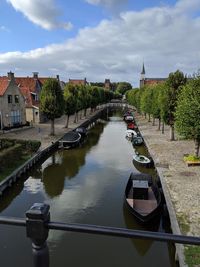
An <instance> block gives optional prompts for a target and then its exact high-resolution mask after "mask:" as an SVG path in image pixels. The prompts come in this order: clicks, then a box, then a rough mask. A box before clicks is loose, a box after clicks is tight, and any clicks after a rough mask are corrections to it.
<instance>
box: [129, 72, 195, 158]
mask: <svg viewBox="0 0 200 267" xmlns="http://www.w3.org/2000/svg"><path fill="white" fill-rule="evenodd" d="M126 98H127V100H128V102H129V103H130V104H131V105H133V106H135V107H136V108H137V110H138V111H139V112H140V113H143V114H145V116H146V115H148V118H149V121H150V118H151V117H152V119H153V124H154V122H155V119H158V121H159V125H158V129H159V130H160V128H161V122H162V132H163V133H164V125H165V124H168V125H170V140H175V136H174V129H175V128H176V130H177V132H178V133H179V134H180V135H182V136H184V137H185V138H190V139H191V138H193V139H194V141H195V155H196V156H198V155H199V146H200V74H199V73H197V74H194V76H193V78H190V79H187V77H186V75H184V74H183V73H182V72H181V71H179V70H177V71H176V72H173V73H170V74H169V76H168V78H167V79H166V81H165V82H164V83H159V84H153V85H148V86H144V87H143V88H141V89H133V90H130V91H128V92H127V94H126Z"/></svg>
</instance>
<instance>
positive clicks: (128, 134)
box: [126, 129, 137, 138]
mask: <svg viewBox="0 0 200 267" xmlns="http://www.w3.org/2000/svg"><path fill="white" fill-rule="evenodd" d="M134 136H137V133H136V131H134V130H130V129H129V130H126V137H128V138H132V137H134Z"/></svg>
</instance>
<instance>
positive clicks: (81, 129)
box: [75, 127, 87, 138]
mask: <svg viewBox="0 0 200 267" xmlns="http://www.w3.org/2000/svg"><path fill="white" fill-rule="evenodd" d="M75 131H76V132H77V133H79V134H80V135H81V138H84V137H85V136H86V135H87V129H86V128H85V127H78V128H76V130H75Z"/></svg>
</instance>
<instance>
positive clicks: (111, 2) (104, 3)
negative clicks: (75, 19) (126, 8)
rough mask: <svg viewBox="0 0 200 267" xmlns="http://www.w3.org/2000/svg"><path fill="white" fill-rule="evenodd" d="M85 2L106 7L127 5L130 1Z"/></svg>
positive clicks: (99, 0) (105, 0)
mask: <svg viewBox="0 0 200 267" xmlns="http://www.w3.org/2000/svg"><path fill="white" fill-rule="evenodd" d="M85 1H86V2H88V3H89V4H92V5H103V6H106V7H111V6H116V5H121V4H126V3H127V2H128V0H85Z"/></svg>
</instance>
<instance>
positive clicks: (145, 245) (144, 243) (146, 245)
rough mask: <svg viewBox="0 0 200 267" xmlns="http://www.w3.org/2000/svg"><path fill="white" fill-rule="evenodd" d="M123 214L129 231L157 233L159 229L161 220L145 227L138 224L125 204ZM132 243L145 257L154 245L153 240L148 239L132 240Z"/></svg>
mask: <svg viewBox="0 0 200 267" xmlns="http://www.w3.org/2000/svg"><path fill="white" fill-rule="evenodd" d="M123 213H124V221H125V224H126V227H127V228H128V229H134V230H136V229H137V230H142V231H153V232H157V231H158V229H159V225H160V219H158V220H155V222H152V223H149V224H148V225H145V226H143V225H141V224H139V223H137V221H136V220H135V218H134V216H133V215H132V214H131V213H130V212H129V211H128V209H127V207H126V205H125V204H124V207H123ZM131 241H132V243H133V245H134V247H135V248H136V249H137V251H138V253H139V254H140V255H141V256H144V255H145V254H146V253H147V251H148V250H149V249H150V247H151V245H152V243H153V240H146V239H134V238H132V239H131Z"/></svg>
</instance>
